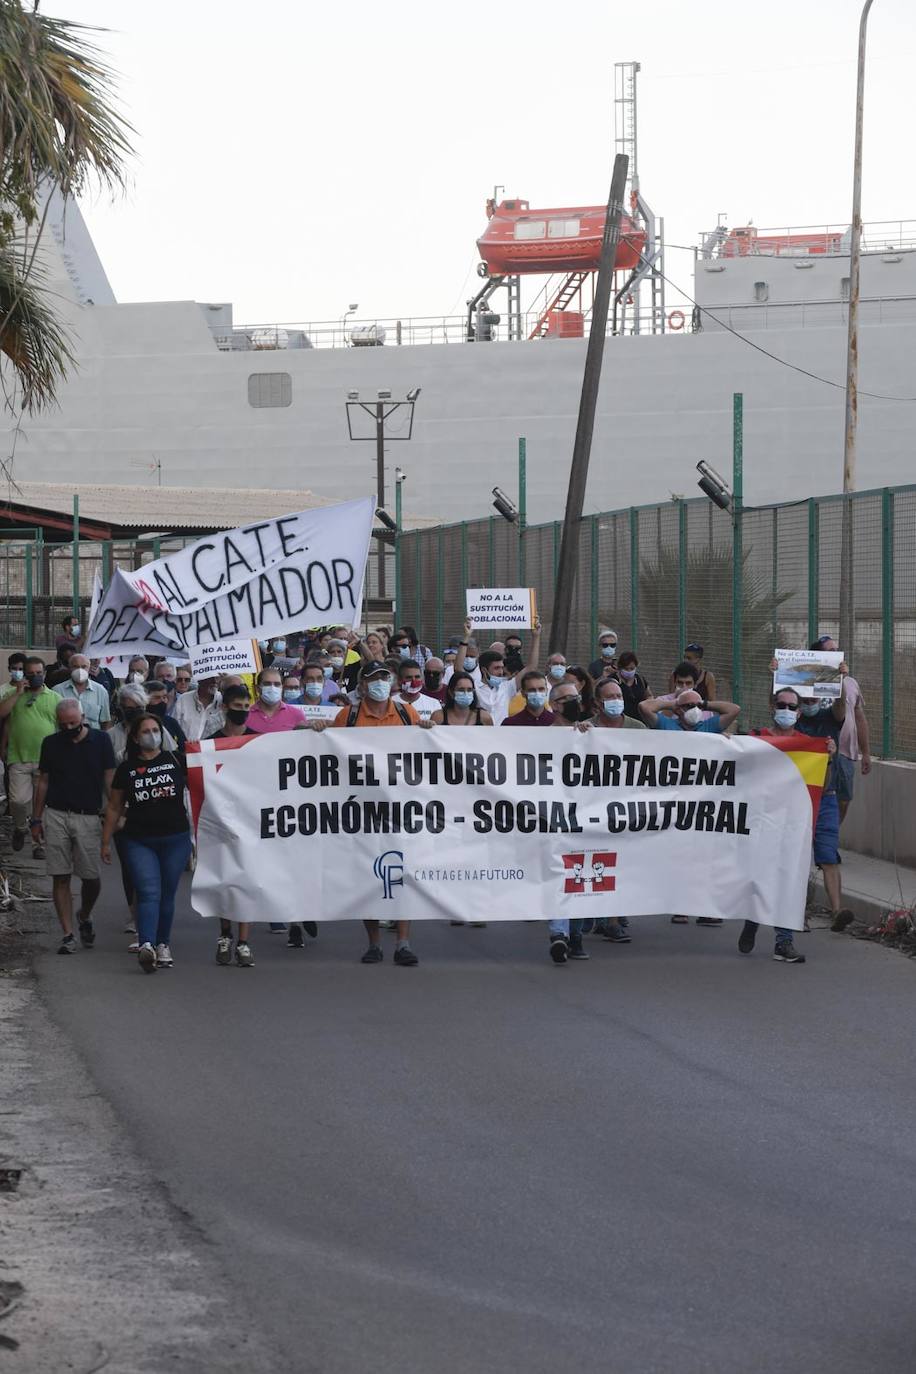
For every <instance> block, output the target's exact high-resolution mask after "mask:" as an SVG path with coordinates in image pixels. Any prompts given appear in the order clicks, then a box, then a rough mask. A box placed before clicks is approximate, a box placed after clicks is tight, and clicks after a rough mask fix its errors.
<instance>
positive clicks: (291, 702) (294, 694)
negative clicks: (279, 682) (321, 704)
mask: <svg viewBox="0 0 916 1374" xmlns="http://www.w3.org/2000/svg"><path fill="white" fill-rule="evenodd" d="M283 700H284V701H285V702H286V704H287V705H288V706H301V705H302V703H303V701H304V700H305V698H304V696H303V692H302V683H301V682H300V680H299V678H298V677H296V675H295V673H289V674H288V675H287V676H286V677H285V678H284V679H283Z"/></svg>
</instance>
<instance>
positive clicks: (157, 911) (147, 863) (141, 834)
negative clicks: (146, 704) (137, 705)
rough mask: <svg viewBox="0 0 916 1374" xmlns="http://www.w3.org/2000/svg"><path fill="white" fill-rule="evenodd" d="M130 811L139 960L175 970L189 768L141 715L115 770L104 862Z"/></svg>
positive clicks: (146, 966) (129, 855) (126, 839)
mask: <svg viewBox="0 0 916 1374" xmlns="http://www.w3.org/2000/svg"><path fill="white" fill-rule="evenodd" d="M125 808H126V817H127V818H126V821H125V824H124V829H123V831H122V832H121V834H122V839H121V844H122V847H123V853H124V857H125V858H126V860H127V863H128V864H129V866H130V871H131V874H132V875H133V880H134V885H135V887H136V892H137V931H138V940H139V945H140V948H139V950H138V952H137V958H138V960H139V963H140V967H141V968H142V969H143V971H144V972H145V973H153V972H155V970H156V968H157V967H158V968H171V966H172V952H171V950H170V949H169V938H170V936H171V933H172V920H173V917H174V915H175V893H176V891H177V888H178V882H179V879H180V878H181V875H182V873H183V872H184V870H185V868H186V867H187V863H188V859H189V858H190V856H191V834H190V826H189V824H188V813H187V809H186V807H185V772H184V764H183V762H182V761H181V759H180V758H179V757H178V756H177V755H176V754H173V753H171V752H169V751H167V750H164V749H163V747H162V724H161V722H160V720H159V719H158V717H157V716H153V715H150V714H149V713H148V712H145V711H144V712H141V714H140V715H139V716H137V717H136V719H135V720H132V721H131V723H130V728H129V730H128V733H127V751H126V754H125V758H124V762H123V763H121V764H119V766H118V768H117V769H116V771H115V775H114V779H113V781H112V785H111V799H110V801H109V803H108V810H107V811H106V813H105V824H104V827H103V829H102V859H103V860H104V862H105V863H111V837H112V835H113V833H114V830H115V827H116V826H117V824H118V821H119V820H120V818H121V816H122V814H124V811H125Z"/></svg>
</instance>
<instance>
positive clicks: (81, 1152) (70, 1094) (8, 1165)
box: [0, 827, 287, 1374]
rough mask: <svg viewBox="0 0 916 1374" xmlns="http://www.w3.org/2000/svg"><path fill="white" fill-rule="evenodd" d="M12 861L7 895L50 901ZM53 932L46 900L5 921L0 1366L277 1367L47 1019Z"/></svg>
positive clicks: (31, 872)
mask: <svg viewBox="0 0 916 1374" xmlns="http://www.w3.org/2000/svg"><path fill="white" fill-rule="evenodd" d="M13 857H14V856H12V855H11V854H10V852H9V842H8V838H7V835H6V833H5V827H4V833H3V835H2V839H0V864H2V865H5V864H6V863H7V861H8V860H10V859H13ZM20 858H21V856H18V855H17V856H15V859H14V862H15V871H14V873H13V877H12V882H13V886H14V888H15V887H16V886H17V884H18V885H19V886H20V887H21V888H22V890H24V892H25V893H26V894H27V895H29V896H38V897H41V896H42V895H45V894H46V892H47V887H48V880H47V879H45V878H44V876H43V874H42V873H41V872H40V867H39V865H37V864H36V865H32V864H31V862H28V863H23V864H20V863H19V862H18V860H19V859H20ZM54 928H56V921H55V920H54V916H53V911H52V909H51V906H50V903H49V902H47V901H41V900H38V901H35V900H27V901H25V902H20V901H18V900H17V901H16V902H15V905H14V907H13V910H12V911H8V912H3V913H0V1035H2V1046H3V1050H2V1054H0V1369H2V1370H3V1371H11V1374H64V1371H73V1374H96V1371H101V1370H106V1371H110V1374H162V1371H167V1370H180V1371H182V1374H186V1372H187V1374H211V1372H212V1374H261V1371H264V1374H285V1371H286V1370H287V1365H286V1364H284V1362H283V1361H282V1359H281V1358H280V1357H279V1356H277V1355H276V1354H275V1352H274V1351H273V1350H272V1349H271V1348H270V1346H269V1344H268V1339H267V1338H266V1337H265V1336H264V1333H261V1332H259V1331H258V1330H257V1329H256V1328H252V1324H251V1320H250V1313H249V1312H248V1311H247V1309H246V1307H245V1305H244V1304H242V1305H241V1307H239V1306H235V1307H234V1306H233V1305H232V1303H231V1301H230V1297H231V1295H230V1292H229V1287H228V1284H227V1282H226V1280H225V1278H224V1276H223V1274H222V1272H221V1270H220V1267H219V1263H218V1260H217V1257H216V1255H215V1254H214V1252H213V1251H212V1250H211V1249H210V1247H209V1245H208V1242H207V1240H206V1237H205V1236H204V1235H202V1234H201V1233H200V1232H199V1231H198V1230H197V1229H196V1227H195V1226H194V1223H193V1221H192V1220H191V1219H190V1218H189V1217H187V1216H186V1215H185V1214H184V1213H182V1212H181V1211H180V1210H179V1209H178V1208H177V1207H175V1206H174V1205H173V1204H172V1202H171V1201H170V1199H169V1197H168V1193H167V1191H166V1189H165V1187H164V1186H156V1185H153V1186H151V1184H150V1178H149V1171H148V1169H147V1168H146V1166H145V1165H144V1163H143V1162H142V1160H140V1159H139V1158H138V1156H137V1155H136V1153H135V1151H134V1148H133V1146H132V1145H131V1144H130V1143H129V1141H128V1139H127V1137H126V1135H125V1133H124V1132H123V1130H122V1129H121V1128H120V1126H119V1124H118V1121H117V1119H116V1117H115V1115H114V1113H113V1112H112V1110H111V1109H110V1108H109V1106H108V1104H107V1103H106V1102H105V1101H104V1100H103V1099H102V1097H101V1096H100V1095H99V1093H98V1090H97V1089H96V1087H95V1085H94V1083H93V1082H92V1080H91V1078H90V1076H89V1074H88V1073H87V1071H86V1069H85V1067H84V1065H83V1064H82V1062H81V1061H80V1059H79V1057H78V1056H77V1055H76V1053H75V1052H74V1051H73V1049H72V1048H71V1047H70V1046H69V1045H68V1044H67V1043H66V1042H65V1041H62V1040H61V1037H60V1034H59V1032H58V1031H57V1030H56V1029H55V1028H54V1027H53V1025H52V1024H51V1022H50V1020H49V1018H48V1015H47V1012H46V1011H45V1009H44V1007H43V1004H42V1002H41V999H40V997H39V996H38V992H37V988H36V984H35V980H34V978H33V976H32V973H31V967H30V961H31V957H32V954H33V951H34V946H35V941H36V937H37V936H38V935H40V934H43V933H44V932H46V931H51V930H52V929H54Z"/></svg>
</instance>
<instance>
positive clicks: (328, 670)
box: [321, 663, 334, 677]
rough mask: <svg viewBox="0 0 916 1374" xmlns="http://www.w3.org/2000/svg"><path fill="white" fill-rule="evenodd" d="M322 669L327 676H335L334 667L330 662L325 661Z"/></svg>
mask: <svg viewBox="0 0 916 1374" xmlns="http://www.w3.org/2000/svg"><path fill="white" fill-rule="evenodd" d="M321 671H322V672H323V673H324V675H325V677H333V676H334V669H333V668H332V667H331V665H330V663H325V665H324V666H323V668H322V669H321Z"/></svg>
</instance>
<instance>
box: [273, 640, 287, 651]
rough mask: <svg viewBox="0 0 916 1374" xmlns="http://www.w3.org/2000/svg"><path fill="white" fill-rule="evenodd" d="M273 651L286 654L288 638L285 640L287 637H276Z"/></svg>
mask: <svg viewBox="0 0 916 1374" xmlns="http://www.w3.org/2000/svg"><path fill="white" fill-rule="evenodd" d="M273 651H274V653H275V654H285V653H286V640H285V639H275V640H274V642H273Z"/></svg>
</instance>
